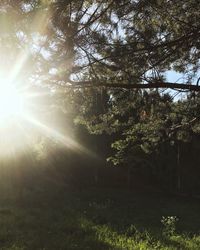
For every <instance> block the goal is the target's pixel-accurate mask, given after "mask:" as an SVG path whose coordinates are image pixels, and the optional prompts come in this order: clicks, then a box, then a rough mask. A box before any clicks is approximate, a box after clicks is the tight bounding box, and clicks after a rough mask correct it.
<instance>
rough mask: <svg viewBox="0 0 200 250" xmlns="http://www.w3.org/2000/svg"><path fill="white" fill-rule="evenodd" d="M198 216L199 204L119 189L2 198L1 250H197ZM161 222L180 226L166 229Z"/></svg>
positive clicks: (52, 191)
mask: <svg viewBox="0 0 200 250" xmlns="http://www.w3.org/2000/svg"><path fill="white" fill-rule="evenodd" d="M199 211H200V202H199V201H198V200H192V199H189V198H177V197H167V196H163V195H162V196H161V194H154V195H153V194H147V193H146V194H144V193H143V194H142V193H140V194H138V193H137V194H136V193H135V192H134V191H126V190H117V189H115V190H113V189H83V190H81V191H69V190H66V189H65V190H64V189H59V190H58V189H54V188H46V189H44V190H39V191H37V192H36V191H35V192H33V191H31V192H30V191H26V192H25V194H24V196H23V199H20V200H19V199H16V196H15V195H13V192H12V193H8V194H6V195H5V192H4V193H2V195H1V197H0V249H1V250H8V249H10V250H25V249H26V250H37V249H40V250H59V249H60V250H61V249H65V250H72V249H73V250H101V249H102V250H108V249H110V250H111V249H116V250H117V249H127V250H129V249H130V250H135V249H141V250H142V249H148V250H149V249H181V250H183V249H200V234H199V232H200V230H199V229H200V213H199ZM162 216H164V217H165V218H166V217H167V216H176V218H178V219H179V220H178V221H177V222H174V224H173V223H172V224H170V225H169V227H168V225H167V224H166V225H163V224H162V223H161V219H162ZM173 218H174V217H173ZM168 229H169V230H171V231H167V230H168Z"/></svg>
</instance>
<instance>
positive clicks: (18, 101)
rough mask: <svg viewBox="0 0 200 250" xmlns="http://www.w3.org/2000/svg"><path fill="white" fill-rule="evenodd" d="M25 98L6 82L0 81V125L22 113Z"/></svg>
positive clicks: (12, 85)
mask: <svg viewBox="0 0 200 250" xmlns="http://www.w3.org/2000/svg"><path fill="white" fill-rule="evenodd" d="M24 101H25V98H24V96H23V94H22V93H20V91H19V90H18V89H17V88H16V87H15V86H14V84H11V83H10V82H9V81H7V80H3V79H0V125H2V124H4V125H5V123H6V122H7V121H9V120H11V119H14V118H16V117H20V116H21V115H22V114H23V113H24V109H25V103H24Z"/></svg>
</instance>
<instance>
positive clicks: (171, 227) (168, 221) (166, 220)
mask: <svg viewBox="0 0 200 250" xmlns="http://www.w3.org/2000/svg"><path fill="white" fill-rule="evenodd" d="M178 220H179V219H178V218H177V216H163V217H162V219H161V223H162V224H163V227H164V229H163V234H164V235H167V236H173V235H175V233H176V223H177V222H178Z"/></svg>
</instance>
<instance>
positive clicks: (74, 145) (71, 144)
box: [23, 114, 98, 158]
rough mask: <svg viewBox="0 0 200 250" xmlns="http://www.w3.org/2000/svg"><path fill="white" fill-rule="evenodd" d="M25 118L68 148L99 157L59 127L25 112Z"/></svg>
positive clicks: (47, 135) (44, 133)
mask: <svg viewBox="0 0 200 250" xmlns="http://www.w3.org/2000/svg"><path fill="white" fill-rule="evenodd" d="M23 118H24V119H25V120H26V121H28V122H29V123H31V124H32V125H34V126H35V127H36V128H37V129H38V130H40V131H41V132H42V134H43V135H45V136H46V137H48V138H50V139H52V140H54V141H57V142H59V143H61V144H62V145H63V146H66V147H67V148H70V149H73V150H74V151H76V152H79V153H84V154H87V155H89V156H91V157H94V158H98V156H97V155H96V154H95V153H94V152H92V151H90V150H88V149H87V148H85V147H84V146H82V145H81V144H79V143H78V142H76V141H75V140H74V139H73V138H71V137H70V136H69V135H68V136H65V135H63V134H62V133H60V132H59V131H58V130H57V129H54V128H51V127H50V126H47V125H45V124H44V123H42V122H40V121H39V120H38V119H35V118H34V117H33V116H30V115H28V114H25V115H24V116H23Z"/></svg>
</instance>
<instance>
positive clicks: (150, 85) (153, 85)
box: [62, 81, 200, 91]
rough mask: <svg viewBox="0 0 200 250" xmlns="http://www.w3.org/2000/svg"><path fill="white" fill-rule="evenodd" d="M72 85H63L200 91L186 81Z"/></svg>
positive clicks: (75, 83) (82, 82) (86, 82)
mask: <svg viewBox="0 0 200 250" xmlns="http://www.w3.org/2000/svg"><path fill="white" fill-rule="evenodd" d="M68 83H70V85H62V86H63V87H66V88H92V87H105V88H111V89H113V88H114V89H115V88H118V89H154V88H155V89H159V88H166V89H175V90H188V91H200V86H198V85H194V84H185V83H172V82H152V83H140V84H123V83H103V82H95V81H80V82H75V81H70V82H68Z"/></svg>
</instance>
